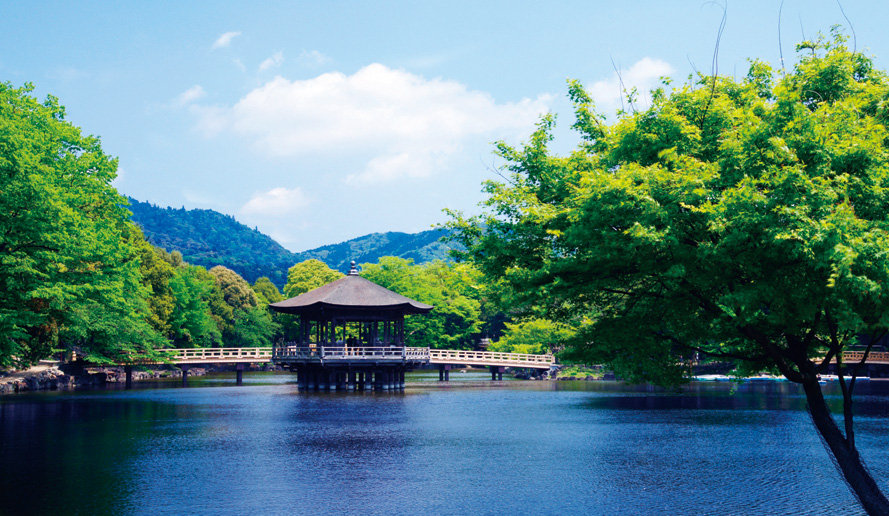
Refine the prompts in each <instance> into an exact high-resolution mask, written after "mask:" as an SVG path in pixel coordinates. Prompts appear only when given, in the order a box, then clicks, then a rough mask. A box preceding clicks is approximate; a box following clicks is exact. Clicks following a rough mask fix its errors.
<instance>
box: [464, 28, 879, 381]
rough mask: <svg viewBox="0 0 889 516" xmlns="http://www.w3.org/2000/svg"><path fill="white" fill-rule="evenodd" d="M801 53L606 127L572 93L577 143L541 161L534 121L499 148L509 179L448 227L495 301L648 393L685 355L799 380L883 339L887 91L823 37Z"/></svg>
mask: <svg viewBox="0 0 889 516" xmlns="http://www.w3.org/2000/svg"><path fill="white" fill-rule="evenodd" d="M818 48H819V49H820V50H822V51H823V55H818V54H817V53H816V54H815V55H811V56H804V57H803V58H802V59H801V61H800V62H799V64H798V65H797V66H796V68H795V70H794V72H793V73H792V74H788V75H787V77H786V78H781V79H776V78H775V77H774V74H773V73H772V72H771V70H770V69H769V68H768V67H767V66H766V65H764V64H762V63H760V62H754V63H753V65H752V66H751V71H750V74H749V75H748V77H747V78H746V79H744V80H741V81H739V82H736V81H734V80H732V79H730V78H722V77H720V78H715V79H714V78H710V77H703V78H701V82H700V83H699V84H698V85H688V86H685V87H682V88H679V89H677V90H674V91H673V92H672V93H671V94H670V95H660V96H655V99H654V102H653V105H652V107H651V108H650V109H648V110H646V111H644V112H639V113H636V114H633V115H627V116H624V117H623V118H622V119H620V120H619V121H618V122H617V123H616V124H614V125H613V126H610V127H608V126H605V125H604V124H603V123H602V121H601V120H600V119H599V118H598V116H597V115H596V114H595V112H594V111H593V110H592V107H591V101H590V100H589V98H588V96H586V95H585V94H584V93H583V92H582V91H581V90H579V89H578V85H577V84H576V83H572V97H573V99H574V100H575V103H576V104H575V106H576V109H577V112H578V123H577V124H576V127H577V128H578V129H580V130H582V131H583V132H584V134H585V136H586V140H585V142H584V143H582V144H581V146H580V147H579V148H578V150H577V151H575V152H574V153H573V154H571V155H570V156H568V157H556V156H552V155H551V154H550V153H549V152H548V150H547V148H546V145H547V143H548V142H549V141H550V139H551V136H550V135H551V125H552V120H551V119H550V118H545V119H544V120H543V122H541V124H540V126H539V128H538V130H537V132H535V133H534V135H533V136H532V138H531V141H530V142H529V143H528V144H527V145H526V146H525V147H524V148H522V149H518V150H517V149H512V148H510V147H508V146H506V145H505V144H500V145H499V146H498V150H499V153H500V155H501V156H502V157H503V158H504V159H506V160H507V164H506V165H505V168H506V169H507V170H508V171H510V172H511V173H512V176H511V178H510V179H511V182H510V183H509V184H502V183H494V182H489V183H487V184H486V185H485V188H486V191H487V192H488V194H489V197H488V200H487V201H486V203H485V204H486V205H487V206H488V208H489V210H490V213H489V214H488V215H485V216H483V217H479V218H475V219H464V218H462V217H460V216H459V215H457V216H456V217H455V220H454V222H453V223H452V224H451V226H452V227H453V228H454V229H456V230H458V231H459V232H460V234H461V237H460V238H461V239H462V240H463V241H464V243H466V244H468V245H469V246H470V248H471V249H470V251H469V253H468V257H469V258H470V259H471V260H472V261H473V262H474V263H476V264H477V265H478V266H479V267H480V268H481V270H482V271H483V272H484V273H485V274H486V276H487V277H489V278H491V279H492V281H496V282H499V285H500V286H501V287H502V290H503V292H502V294H501V299H502V300H503V302H504V303H505V304H507V305H509V306H511V307H513V308H515V309H517V310H522V311H525V312H527V313H532V314H534V313H536V314H539V315H544V316H547V317H549V318H552V319H553V320H559V321H564V322H567V323H570V324H572V325H574V326H576V327H577V328H578V333H577V336H576V337H575V339H574V346H572V347H571V349H570V350H569V353H568V355H567V356H568V357H570V358H573V359H576V360H581V361H587V362H590V363H598V362H601V363H609V364H610V365H612V366H613V367H614V368H615V370H616V371H617V372H618V373H619V374H621V375H622V376H624V377H626V378H630V379H633V380H644V381H652V382H656V383H664V384H673V383H676V382H680V381H682V377H683V375H684V374H685V373H686V371H685V369H684V368H683V367H682V366H681V363H680V361H679V360H677V359H678V358H683V357H686V356H691V355H693V354H695V353H698V354H702V355H703V356H712V357H716V358H718V359H720V360H726V359H728V360H735V361H737V363H738V366H739V367H741V368H746V369H750V370H756V369H762V368H777V369H778V370H779V371H780V372H782V373H783V374H785V375H786V376H787V377H788V378H790V379H792V380H796V381H802V380H803V378H804V377H805V378H810V377H811V378H814V376H815V375H816V374H817V372H816V369H817V368H819V367H821V366H820V365H819V363H817V362H815V361H813V359H814V358H815V357H818V356H823V355H824V354H826V353H829V354H831V356H833V355H834V354H836V353H838V352H840V351H841V349H842V348H843V347H844V346H846V345H848V344H849V343H851V342H854V340H855V336H856V335H858V334H873V335H880V334H882V333H883V332H884V331H886V330H887V328H889V304H887V303H889V296H887V295H886V293H885V291H884V285H889V260H887V255H886V253H885V249H887V245H889V240H887V233H886V230H887V229H889V227H887V225H889V219H887V213H889V210H887V208H889V203H887V201H889V163H887V152H886V150H887V149H886V142H887V141H889V140H887V130H886V125H885V122H886V112H887V111H886V108H885V105H884V104H885V99H887V98H889V95H887V91H889V89H887V80H886V77H885V75H884V74H883V73H882V72H878V71H876V70H874V69H873V68H872V67H871V66H870V62H869V61H868V60H867V59H866V58H864V57H863V56H861V55H860V54H853V53H851V52H849V51H848V50H847V49H846V48H845V46H843V45H842V41H841V39H835V40H834V42H833V43H832V44H830V45H828V44H821V46H819V47H818Z"/></svg>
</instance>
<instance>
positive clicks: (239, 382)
mask: <svg viewBox="0 0 889 516" xmlns="http://www.w3.org/2000/svg"><path fill="white" fill-rule="evenodd" d="M235 371H237V379H236V380H235V384H236V385H243V383H244V364H238V365H236V366H235Z"/></svg>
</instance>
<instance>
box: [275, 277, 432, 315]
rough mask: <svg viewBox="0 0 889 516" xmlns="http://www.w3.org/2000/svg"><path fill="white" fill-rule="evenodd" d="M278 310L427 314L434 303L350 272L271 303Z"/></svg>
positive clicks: (297, 312)
mask: <svg viewBox="0 0 889 516" xmlns="http://www.w3.org/2000/svg"><path fill="white" fill-rule="evenodd" d="M269 307H270V308H271V309H272V310H275V311H276V312H282V313H289V314H310V313H316V312H319V311H328V310H331V311H336V312H340V313H347V312H352V311H354V312H355V313H356V314H360V313H362V312H367V311H385V312H394V313H399V314H401V315H407V314H425V313H428V312H429V311H430V310H432V308H433V307H432V306H430V305H427V304H423V303H420V302H419V301H414V300H413V299H411V298H409V297H405V296H402V295H401V294H396V293H395V292H392V291H391V290H389V289H387V288H385V287H381V286H380V285H377V284H376V283H374V282H372V281H370V280H366V279H364V278H362V277H361V276H359V275H358V274H357V273H352V274H349V275H347V276H345V277H343V278H340V279H338V280H336V281H334V282H332V283H328V284H327V285H324V286H323V287H318V288H316V289H315V290H310V291H309V292H306V293H305V294H300V295H298V296H296V297H292V298H290V299H285V300H284V301H279V302H277V303H272V304H270V305H269Z"/></svg>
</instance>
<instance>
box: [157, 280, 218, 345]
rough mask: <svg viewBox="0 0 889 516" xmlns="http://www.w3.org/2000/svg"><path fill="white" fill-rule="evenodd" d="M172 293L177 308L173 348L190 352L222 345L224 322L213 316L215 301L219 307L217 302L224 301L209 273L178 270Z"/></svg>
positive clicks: (171, 336) (174, 317)
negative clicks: (221, 325)
mask: <svg viewBox="0 0 889 516" xmlns="http://www.w3.org/2000/svg"><path fill="white" fill-rule="evenodd" d="M170 290H171V291H172V295H173V299H174V305H175V308H174V310H173V314H172V316H171V317H170V334H169V336H170V340H171V341H172V343H173V345H174V346H175V347H177V348H183V347H189V348H190V347H210V346H214V345H218V344H221V342H222V332H221V330H220V329H219V326H220V324H219V323H220V321H219V320H218V317H214V316H213V313H212V311H211V300H212V301H217V303H216V304H219V303H218V300H217V298H218V299H219V300H221V298H222V295H221V293H219V291H218V290H217V289H216V284H215V281H214V279H213V277H212V276H211V275H210V274H209V273H207V270H206V269H204V268H203V267H198V266H193V265H187V266H184V267H180V268H177V269H176V270H175V274H174V275H173V277H172V278H170ZM222 304H223V305H225V303H224V301H223V302H222ZM225 306H226V307H227V306H228V305H225Z"/></svg>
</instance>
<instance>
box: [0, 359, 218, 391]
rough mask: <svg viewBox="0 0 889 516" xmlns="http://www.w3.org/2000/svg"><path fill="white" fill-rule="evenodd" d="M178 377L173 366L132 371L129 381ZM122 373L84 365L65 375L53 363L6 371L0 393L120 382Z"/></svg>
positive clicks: (191, 372)
mask: <svg viewBox="0 0 889 516" xmlns="http://www.w3.org/2000/svg"><path fill="white" fill-rule="evenodd" d="M206 373H207V370H206V369H204V368H200V367H195V368H192V369H190V370H189V371H188V375H189V376H204V375H205V374H206ZM176 377H182V371H180V370H179V369H175V368H169V369H160V370H145V371H133V381H139V380H152V379H157V378H176ZM125 381H126V373H125V372H124V368H123V367H96V368H92V367H91V368H88V369H86V370H84V371H83V372H82V373H81V374H68V373H65V372H64V371H62V370H61V369H59V368H58V367H57V366H55V365H53V366H48V367H47V366H45V365H44V366H42V367H41V366H37V367H34V368H31V369H30V370H28V371H21V372H16V373H11V374H7V376H3V377H0V394H5V393H12V392H27V391H39V390H56V389H74V388H76V387H88V386H96V385H104V384H106V383H118V382H120V383H123V382H125Z"/></svg>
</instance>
